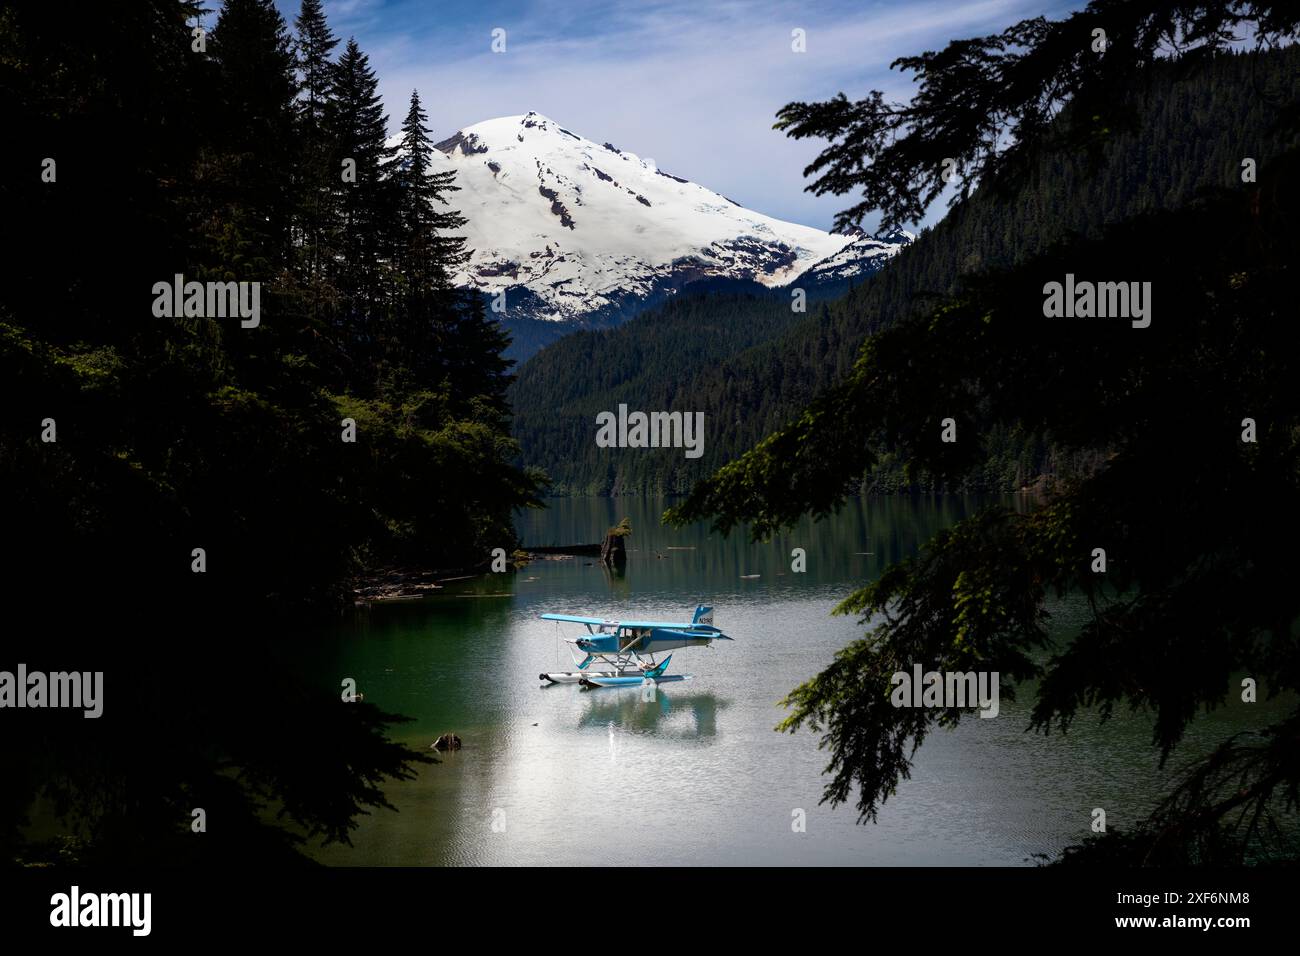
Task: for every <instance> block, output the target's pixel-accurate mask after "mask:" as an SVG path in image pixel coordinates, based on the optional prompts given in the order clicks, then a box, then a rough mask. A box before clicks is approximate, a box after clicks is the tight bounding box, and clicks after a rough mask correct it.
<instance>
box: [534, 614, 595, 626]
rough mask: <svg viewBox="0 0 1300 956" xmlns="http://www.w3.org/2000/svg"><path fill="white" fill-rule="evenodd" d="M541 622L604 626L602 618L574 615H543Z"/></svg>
mask: <svg viewBox="0 0 1300 956" xmlns="http://www.w3.org/2000/svg"><path fill="white" fill-rule="evenodd" d="M542 620H543V621H565V622H567V623H569V624H604V623H606V621H605V619H604V618H603V617H578V616H577V615H576V614H543V615H542Z"/></svg>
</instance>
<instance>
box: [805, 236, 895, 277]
mask: <svg viewBox="0 0 1300 956" xmlns="http://www.w3.org/2000/svg"><path fill="white" fill-rule="evenodd" d="M915 241H916V236H915V235H914V234H912V233H911V232H908V231H907V230H906V229H898V230H895V231H894V232H890V233H886V234H885V235H883V236H871V235H867V234H866V233H865V232H862V231H861V230H859V231H858V232H856V233H855V234H854V235H853V236H852V237H851V239H850V241H849V242H847V243H846V244H845V245H843V246H841V247H840V249H839V250H838V251H836V252H834V253H832V254H831V255H829V256H827V257H826V258H825V259H823V260H821V261H820V262H818V263H815V264H814V265H812V266H810V267H809V268H807V269H805V270H804V272H803V273H802V274H801V275H800V276H799V282H800V283H808V284H812V285H825V284H828V283H839V282H848V281H849V280H851V279H860V278H863V277H865V276H869V275H871V273H873V272H875V271H876V270H878V269H879V268H880V267H881V266H883V265H884V264H885V263H886V262H887V261H888V260H890V259H892V258H893V257H894V256H896V255H898V253H899V252H901V251H902V250H903V249H905V248H906V247H907V246H908V245H910V244H911V243H913V242H915Z"/></svg>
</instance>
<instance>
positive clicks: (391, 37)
mask: <svg viewBox="0 0 1300 956" xmlns="http://www.w3.org/2000/svg"><path fill="white" fill-rule="evenodd" d="M1080 5H1081V3H1072V2H1068V0H979V2H968V3H956V2H951V0H919V2H907V0H903V2H898V0H888V2H884V0H877V2H866V3H862V2H859V3H838V2H837V3H823V4H818V5H816V6H815V7H814V6H812V5H808V4H806V3H791V2H778V0H753V2H741V0H722V2H716V3H715V2H710V0H704V2H701V0H646V2H616V3H612V4H609V3H606V4H594V3H582V2H576V3H575V2H572V0H532V2H527V3H522V4H521V3H497V2H493V0H485V2H482V3H450V4H445V3H439V4H430V3H427V2H424V0H418V2H416V0H399V2H393V0H389V2H386V3H381V2H380V0H335V2H332V3H327V4H326V13H327V15H328V16H329V18H330V22H331V25H332V26H333V27H334V29H335V31H336V32H338V33H340V34H342V35H344V36H349V35H355V36H356V37H357V39H358V42H360V43H361V45H362V47H363V49H365V50H366V51H367V52H368V53H369V54H370V58H371V62H372V63H373V65H374V66H375V68H376V70H377V71H378V72H379V75H380V78H381V84H382V85H381V90H382V92H383V94H384V101H385V103H386V105H387V107H388V110H389V113H390V115H391V116H392V117H393V118H394V121H396V119H398V118H400V116H401V114H402V112H403V111H404V109H405V103H406V99H407V97H408V96H409V95H410V91H411V89H412V88H416V89H419V90H420V94H421V98H422V99H424V101H425V103H426V105H427V108H428V110H429V114H430V125H431V126H432V127H433V130H434V133H435V134H436V135H442V134H444V133H450V132H452V131H453V130H455V129H459V128H461V127H463V126H467V125H470V124H472V123H475V122H478V121H480V120H484V119H489V118H492V117H496V116H506V115H511V114H515V113H524V112H527V111H528V110H536V111H538V112H539V113H544V114H546V115H547V116H550V117H551V118H553V119H555V120H557V121H558V122H560V123H562V124H563V125H565V126H566V127H568V128H570V129H572V130H574V131H575V132H578V133H581V134H582V135H584V136H587V137H589V138H591V139H595V140H597V141H605V140H608V141H611V142H614V143H616V144H617V145H619V146H620V147H624V148H627V149H630V150H632V151H633V152H636V153H638V154H640V155H643V156H649V157H653V158H654V159H655V160H656V161H657V162H658V163H659V165H660V166H661V167H662V168H663V169H665V170H667V171H669V172H673V173H675V174H676V175H680V176H685V177H687V178H689V179H692V180H695V181H696V182H699V183H702V184H704V185H706V186H708V187H710V188H712V189H716V190H717V191H719V192H721V193H724V194H725V195H727V196H730V197H731V198H733V199H735V200H736V201H737V202H740V203H743V204H744V205H746V206H750V207H752V208H754V209H757V210H759V211H762V212H765V213H768V214H769V215H774V216H779V217H781V218H784V219H790V220H794V221H797V222H803V223H807V224H809V225H814V226H820V227H826V226H828V225H829V223H830V220H831V218H832V216H833V214H834V212H835V211H836V210H837V209H839V208H841V207H843V206H844V205H847V204H848V202H849V201H850V200H849V199H848V198H847V197H846V198H844V199H841V198H837V197H821V198H818V197H814V196H811V195H810V194H807V193H805V192H804V191H803V189H804V186H805V185H807V183H806V181H805V180H804V178H803V176H802V170H803V168H804V167H805V166H806V165H807V164H808V163H809V162H810V161H811V160H812V158H813V157H814V156H815V155H816V153H817V151H818V148H819V147H818V144H816V143H813V142H807V141H805V142H794V141H791V140H789V139H787V138H786V137H785V136H784V135H783V134H781V133H779V132H777V131H775V130H773V129H772V122H773V118H774V114H775V113H776V111H777V110H778V109H779V108H780V107H781V106H783V105H784V104H785V103H787V102H790V101H791V100H800V99H805V100H806V99H821V98H825V97H828V96H832V95H834V94H835V93H838V92H840V91H841V90H842V91H844V92H845V93H846V94H847V95H849V96H850V97H857V96H861V95H863V94H865V93H866V92H867V91H868V90H870V89H873V88H875V89H883V90H885V91H886V92H887V93H889V94H891V95H894V96H899V97H902V96H905V95H907V93H908V91H909V89H910V84H909V80H908V78H907V77H904V76H902V75H900V74H899V73H897V72H896V71H895V72H891V71H890V70H889V64H890V62H891V61H893V60H894V59H895V58H897V57H899V56H904V55H910V54H914V53H918V52H921V51H923V50H927V49H936V48H939V47H941V46H943V45H944V44H945V43H946V42H947V41H948V40H950V39H954V38H957V37H965V36H973V35H977V34H982V33H989V32H994V31H997V30H1001V29H1002V28H1004V27H1006V26H1007V25H1009V24H1011V23H1013V22H1015V21H1017V20H1020V19H1023V18H1025V17H1029V16H1036V15H1038V14H1042V13H1046V14H1048V15H1060V14H1062V13H1063V12H1065V11H1066V10H1067V9H1070V8H1074V7H1077V6H1080ZM282 10H283V11H284V13H285V14H286V16H287V17H289V18H292V16H293V15H295V14H296V12H297V9H296V2H295V3H293V4H289V3H283V4H282ZM497 27H500V28H502V29H504V30H505V31H506V52H505V53H501V54H497V53H492V52H491V51H490V43H491V31H492V30H493V29H494V28H497ZM796 28H799V29H803V30H805V31H806V34H807V52H806V53H794V52H792V50H791V31H792V30H794V29H796ZM868 225H872V224H870V223H869V224H868Z"/></svg>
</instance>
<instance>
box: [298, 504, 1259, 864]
mask: <svg viewBox="0 0 1300 956" xmlns="http://www.w3.org/2000/svg"><path fill="white" fill-rule="evenodd" d="M552 504H553V507H552V508H551V509H549V510H547V511H545V512H539V513H532V514H528V515H525V516H523V517H521V519H520V522H519V529H520V534H521V536H522V538H523V540H524V542H525V543H526V544H529V545H547V544H572V543H576V542H595V541H597V540H599V538H600V536H601V534H602V533H603V531H604V530H605V528H607V527H609V526H610V525H612V524H615V523H617V521H618V520H619V519H621V518H622V517H624V516H629V517H630V518H631V520H632V526H633V536H632V538H631V539H630V544H629V547H630V548H631V551H630V554H629V560H628V565H627V569H626V573H625V574H623V575H622V576H617V575H611V574H610V573H609V572H607V571H605V570H604V569H603V568H601V567H600V566H599V565H598V564H595V563H593V562H592V559H587V558H573V559H567V560H553V561H552V560H548V561H538V562H535V563H533V564H531V565H529V566H528V567H527V568H526V569H524V570H523V571H522V572H520V573H518V574H515V575H511V574H501V575H490V576H487V577H484V578H477V579H473V580H470V581H466V582H461V583H459V584H457V585H454V586H449V587H448V588H447V589H446V590H445V591H444V592H442V593H440V594H439V595H438V596H437V597H432V598H429V599H426V600H424V601H420V602H413V603H407V604H391V605H386V606H382V607H377V608H374V609H372V610H369V611H366V612H362V613H358V614H357V615H356V617H355V619H353V620H349V621H348V622H347V624H346V625H345V626H343V627H341V628H340V629H339V630H338V631H337V633H333V634H330V635H326V636H325V637H324V638H323V639H322V642H321V657H320V659H319V661H318V663H328V665H329V667H332V668H336V669H337V672H338V676H339V679H342V678H343V677H352V678H354V679H355V680H356V681H357V686H358V689H359V690H361V691H362V692H363V693H364V694H365V697H366V701H367V702H368V703H374V704H377V705H379V706H380V707H381V708H383V709H384V710H386V711H389V712H396V713H401V714H405V715H408V716H410V717H412V718H414V720H413V722H412V723H409V724H404V725H400V726H399V727H398V728H397V729H396V732H395V735H396V736H397V737H398V738H399V739H401V740H404V741H407V742H409V743H410V744H411V745H412V746H415V747H417V748H419V749H421V750H427V749H428V747H429V745H430V744H431V743H432V741H433V740H434V739H435V738H436V737H437V736H438V735H439V734H440V733H442V732H444V731H454V732H456V733H458V734H459V735H460V736H461V738H462V739H463V740H464V749H463V750H461V751H460V752H458V753H453V754H449V755H446V756H444V758H443V762H442V763H440V764H438V765H434V766H426V767H423V768H421V769H420V771H419V776H418V779H416V780H413V781H409V782H404V783H400V784H393V785H390V786H389V788H388V791H387V793H388V798H389V800H390V801H391V802H392V803H393V804H394V805H395V806H396V807H397V808H398V812H396V813H393V812H391V811H376V812H375V813H373V814H371V815H369V816H366V817H362V818H361V822H360V826H359V828H358V829H357V830H356V831H355V833H354V837H353V842H354V846H352V847H343V846H337V845H336V846H333V847H328V848H323V849H320V850H319V851H317V852H316V854H315V855H316V857H317V858H318V859H319V860H321V861H323V862H327V863H332V864H351V865H449V864H451V865H455V864H461V865H464V864H476V865H479V864H482V865H539V864H604V865H610V864H620V863H638V864H795V865H806V864H870V865H932V864H957V865H966V864H970V865H998V864H1001V865H1006V864H1011V865H1018V864H1023V863H1025V862H1026V861H1027V860H1028V859H1029V857H1030V856H1031V855H1032V854H1035V853H1045V852H1046V853H1051V852H1053V851H1055V850H1057V849H1059V848H1060V847H1062V846H1065V845H1067V844H1070V843H1074V842H1078V841H1080V840H1081V839H1083V838H1084V837H1086V836H1087V834H1088V829H1089V824H1090V822H1091V811H1092V809H1093V808H1094V807H1103V808H1105V810H1106V812H1107V817H1108V821H1109V823H1110V825H1111V826H1121V827H1122V826H1124V825H1126V824H1130V823H1132V822H1134V821H1135V820H1136V819H1137V818H1138V817H1139V816H1140V815H1141V814H1142V813H1143V812H1144V811H1145V810H1146V809H1148V807H1149V806H1150V804H1151V801H1152V800H1153V798H1154V797H1155V796H1157V795H1158V794H1159V793H1160V792H1161V783H1162V781H1163V780H1164V779H1165V774H1164V773H1163V772H1160V771H1158V769H1157V764H1156V758H1155V755H1154V754H1153V753H1152V752H1151V751H1150V749H1149V747H1148V746H1147V744H1148V742H1149V740H1150V725H1149V723H1148V722H1147V721H1146V720H1145V719H1144V718H1143V717H1141V716H1138V717H1123V718H1119V719H1116V720H1114V721H1112V722H1111V723H1110V724H1108V725H1105V726H1102V725H1099V724H1098V723H1097V722H1096V721H1095V720H1092V719H1081V720H1080V721H1079V722H1078V723H1077V724H1076V726H1075V727H1074V728H1073V729H1072V730H1071V732H1070V735H1069V736H1068V737H1065V738H1061V737H1059V736H1052V737H1050V738H1045V737H1043V736H1041V735H1036V734H1029V733H1025V727H1026V725H1027V716H1026V715H1027V710H1028V707H1029V705H1030V704H1031V703H1032V700H1033V694H1032V688H1024V689H1023V690H1022V692H1021V693H1020V695H1019V700H1017V701H1016V702H1011V701H1007V700H1006V699H1005V698H1004V699H1003V700H1002V702H1001V713H1000V716H999V717H997V718H996V719H975V718H973V717H972V718H970V719H967V720H965V721H963V723H962V726H960V727H959V728H958V729H956V730H954V731H938V732H936V733H934V734H933V735H932V736H931V737H930V738H929V739H928V740H927V741H926V744H925V746H924V748H923V749H922V750H921V752H920V753H919V755H918V757H917V759H916V763H915V767H914V769H913V773H912V776H911V779H910V780H907V781H904V782H903V783H902V784H901V785H900V787H899V790H898V793H897V794H896V796H895V797H893V798H891V799H890V800H889V801H888V802H887V803H886V805H885V807H884V809H883V811H882V812H881V814H880V820H879V823H877V824H866V825H858V824H857V823H856V812H855V810H854V809H853V807H851V806H841V807H838V808H836V809H834V810H832V809H831V808H830V807H829V806H828V805H819V800H820V798H821V794H822V787H823V784H824V778H823V776H822V770H823V768H824V766H825V764H826V762H827V759H826V755H825V754H824V753H822V752H819V751H818V749H817V737H816V736H814V735H812V734H809V733H807V732H800V733H799V734H797V735H788V734H778V733H775V732H774V731H773V727H774V726H775V724H776V723H777V722H778V720H780V718H781V716H782V713H783V711H782V710H781V709H780V708H779V707H778V706H777V703H776V702H777V701H778V700H779V699H780V698H781V697H782V696H783V695H784V694H786V693H787V692H788V691H789V690H791V689H792V688H793V687H795V686H796V685H797V684H798V683H799V682H800V681H802V680H804V679H806V678H808V677H811V676H812V675H813V674H815V673H816V672H817V671H818V670H819V669H820V668H821V667H822V666H824V665H825V664H826V663H827V662H829V661H830V660H831V658H832V656H833V655H834V653H835V651H836V650H837V649H838V648H840V647H842V646H843V645H844V644H845V643H847V642H848V641H850V640H852V639H853V638H855V637H857V636H860V635H861V633H862V631H863V628H862V626H860V625H859V624H857V623H856V622H855V621H854V620H853V619H852V618H845V617H831V616H830V611H831V609H832V608H833V607H834V605H835V604H836V603H837V602H838V601H839V600H840V599H842V598H843V597H844V596H845V595H846V594H848V593H849V592H850V591H851V590H852V589H853V588H855V587H857V586H860V585H861V584H862V583H864V582H866V581H868V580H871V579H872V578H874V577H875V576H876V575H877V574H878V573H879V572H880V571H881V570H882V569H883V568H884V567H885V566H886V565H887V564H888V563H889V562H890V561H894V560H897V559H899V558H901V557H905V556H907V555H908V554H911V553H913V552H914V551H915V549H916V548H917V547H918V546H919V545H920V544H921V543H922V542H923V541H925V540H926V539H928V538H929V537H930V535H931V534H932V533H933V532H934V531H935V530H937V529H939V528H941V527H944V526H946V525H950V524H952V523H953V522H955V521H957V520H959V519H960V518H961V517H962V516H963V515H964V514H967V513H969V512H970V511H971V510H972V509H973V508H975V507H976V506H977V505H979V504H981V503H980V502H974V501H970V500H965V499H960V498H952V497H949V498H936V499H912V498H884V499H871V500H867V501H864V502H851V503H850V504H849V505H848V506H847V507H846V508H845V510H844V511H843V512H842V513H841V514H840V515H838V516H836V517H835V518H834V519H832V520H831V521H829V522H823V523H820V524H812V523H808V524H806V525H804V526H802V527H801V528H800V529H798V530H797V531H796V532H794V533H791V534H788V535H785V536H783V537H781V538H779V539H777V540H776V541H774V542H772V543H767V544H762V545H754V544H751V543H749V542H748V541H747V540H746V539H745V538H744V537H738V536H734V535H733V536H732V537H731V538H729V539H723V538H721V537H720V536H718V535H716V534H710V533H709V531H708V530H707V528H705V527H702V526H701V527H694V528H689V529H684V530H670V529H667V528H663V527H660V526H659V523H658V516H659V514H660V513H661V512H662V510H663V508H664V506H665V503H664V502H663V501H653V500H640V499H633V500H629V499H620V500H609V499H577V500H558V501H555V502H553V503H552ZM796 547H801V548H804V549H805V550H806V552H807V571H806V572H805V573H793V572H792V571H791V567H790V565H791V557H790V552H791V549H793V548H796ZM752 574H758V575H760V577H758V578H756V579H742V577H741V576H742V575H752ZM697 603H707V604H712V605H714V606H715V607H716V611H715V614H714V620H715V623H716V624H717V625H718V626H719V627H721V628H722V629H723V631H725V632H726V633H727V634H729V635H731V636H733V637H734V638H735V641H734V642H731V643H727V642H718V643H717V644H715V645H714V646H713V647H710V648H688V649H684V650H679V651H677V652H675V653H674V656H673V663H672V671H673V672H675V673H688V674H692V675H694V677H693V679H692V680H689V681H684V682H681V683H675V684H668V685H663V686H661V687H659V688H658V690H657V693H656V695H655V698H656V699H654V700H653V701H647V700H643V699H642V693H641V691H640V689H638V688H627V689H601V690H595V691H587V690H584V689H582V688H580V687H578V686H575V685H557V686H542V685H541V683H540V682H539V680H538V676H537V675H538V673H539V672H540V671H545V670H572V669H573V668H572V663H571V660H570V657H569V656H568V652H567V650H566V648H565V647H564V645H563V644H562V643H561V638H562V637H563V636H569V637H572V636H574V632H573V629H572V626H570V628H569V630H567V631H565V630H563V626H557V625H555V624H554V623H550V622H545V621H540V620H538V615H539V614H542V613H544V612H548V611H551V612H560V613H573V614H591V615H596V616H602V617H620V616H622V617H625V618H626V617H628V616H635V617H641V618H645V617H650V618H666V619H682V618H685V619H689V615H690V612H691V611H692V609H693V608H694V606H695V605H696V604H697ZM1054 611H1055V615H1056V619H1057V621H1058V626H1059V627H1060V628H1061V630H1062V631H1063V632H1068V630H1069V628H1070V627H1072V626H1076V625H1077V623H1078V622H1079V620H1080V618H1081V615H1082V614H1083V611H1084V609H1083V608H1082V607H1080V606H1077V605H1075V604H1072V603H1070V602H1066V603H1064V604H1062V605H1058V606H1056V607H1055V608H1054ZM336 686H337V685H336ZM1255 708H1258V709H1255ZM1266 708H1267V705H1264V704H1259V705H1254V706H1253V707H1248V706H1247V705H1237V706H1236V707H1232V706H1229V707H1227V708H1222V709H1220V710H1219V711H1217V712H1216V713H1215V714H1213V715H1211V716H1210V717H1209V718H1200V719H1198V720H1197V722H1196V723H1195V724H1194V725H1193V728H1192V732H1191V734H1190V736H1189V741H1188V742H1189V750H1195V749H1200V748H1204V747H1208V746H1209V745H1210V744H1212V743H1213V742H1215V741H1217V740H1219V739H1221V738H1222V737H1223V736H1224V735H1226V734H1227V733H1229V732H1231V731H1233V730H1239V729H1246V728H1248V727H1250V726H1255V725H1258V724H1259V723H1261V722H1263V720H1264V719H1265V718H1266V717H1267V716H1268V715H1267V714H1265V713H1264V710H1265V709H1266ZM1267 709H1269V710H1271V708H1267ZM799 810H802V811H803V813H804V814H805V815H806V829H805V830H804V832H795V830H794V828H793V827H792V822H793V821H794V820H795V819H796V816H797V811H799Z"/></svg>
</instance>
